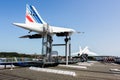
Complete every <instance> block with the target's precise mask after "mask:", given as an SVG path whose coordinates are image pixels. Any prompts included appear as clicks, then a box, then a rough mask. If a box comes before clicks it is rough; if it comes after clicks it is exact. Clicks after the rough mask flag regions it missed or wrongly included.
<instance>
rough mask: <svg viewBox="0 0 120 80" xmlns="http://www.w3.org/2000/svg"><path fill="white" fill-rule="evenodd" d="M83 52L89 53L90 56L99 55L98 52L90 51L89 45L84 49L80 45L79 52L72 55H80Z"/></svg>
mask: <svg viewBox="0 0 120 80" xmlns="http://www.w3.org/2000/svg"><path fill="white" fill-rule="evenodd" d="M82 54H88V56H97V55H98V54H96V53H94V52H92V51H90V50H89V49H88V47H87V46H86V47H85V48H84V49H82V48H81V46H80V47H79V51H78V52H75V53H72V55H80V56H81V55H82Z"/></svg>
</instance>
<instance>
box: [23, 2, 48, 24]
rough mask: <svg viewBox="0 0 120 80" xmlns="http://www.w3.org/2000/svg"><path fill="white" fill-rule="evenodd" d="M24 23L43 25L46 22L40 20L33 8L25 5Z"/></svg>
mask: <svg viewBox="0 0 120 80" xmlns="http://www.w3.org/2000/svg"><path fill="white" fill-rule="evenodd" d="M25 19H26V21H25V23H40V24H45V23H46V22H45V21H44V20H43V19H42V18H41V16H40V15H39V14H38V12H37V10H36V9H35V7H34V6H31V5H28V4H27V5H26V16H25Z"/></svg>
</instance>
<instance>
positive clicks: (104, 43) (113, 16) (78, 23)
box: [0, 0, 120, 56]
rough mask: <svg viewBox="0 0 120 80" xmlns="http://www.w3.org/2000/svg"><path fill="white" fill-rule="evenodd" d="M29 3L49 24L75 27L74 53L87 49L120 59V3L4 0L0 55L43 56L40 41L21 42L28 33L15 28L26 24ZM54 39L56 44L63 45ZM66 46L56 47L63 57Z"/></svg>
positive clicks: (108, 0)
mask: <svg viewBox="0 0 120 80" xmlns="http://www.w3.org/2000/svg"><path fill="white" fill-rule="evenodd" d="M26 4H30V5H34V6H35V7H36V9H37V10H38V12H39V13H40V15H41V16H42V18H43V19H44V20H45V21H46V22H48V23H49V24H50V25H54V26H62V27H67V28H73V29H75V30H77V31H81V32H85V33H84V34H73V35H72V40H71V43H72V52H77V51H78V50H79V46H82V47H83V48H84V47H85V46H88V47H89V48H90V50H91V51H93V52H96V53H98V54H99V55H113V56H120V36H119V34H120V0H1V2H0V21H1V23H0V45H1V47H0V52H2V51H7V52H20V53H29V54H34V53H37V54H40V53H41V40H40V39H36V40H30V39H20V38H18V37H20V36H22V35H26V34H28V31H27V30H24V29H21V28H19V27H16V26H14V25H12V23H13V22H24V21H25V7H26ZM63 39H64V38H57V37H54V43H64V40H63ZM63 49H64V47H53V50H58V52H59V55H64V50H63Z"/></svg>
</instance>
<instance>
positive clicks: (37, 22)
mask: <svg viewBox="0 0 120 80" xmlns="http://www.w3.org/2000/svg"><path fill="white" fill-rule="evenodd" d="M25 19H26V21H25V23H13V25H15V26H18V27H20V28H24V29H27V30H29V32H31V31H33V32H37V34H33V35H25V36H22V37H21V38H42V37H44V36H45V34H46V33H48V34H49V35H51V36H52V35H56V36H70V35H71V34H73V33H76V31H75V30H74V29H70V28H63V27H55V26H51V25H49V24H48V23H46V22H45V21H44V20H43V19H42V18H41V16H40V15H39V14H38V12H37V10H36V8H35V7H34V6H31V5H28V4H27V5H26V16H25Z"/></svg>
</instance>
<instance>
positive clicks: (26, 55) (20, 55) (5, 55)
mask: <svg viewBox="0 0 120 80" xmlns="http://www.w3.org/2000/svg"><path fill="white" fill-rule="evenodd" d="M0 57H2V58H3V57H28V58H33V57H34V55H29V54H21V53H17V52H0Z"/></svg>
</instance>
